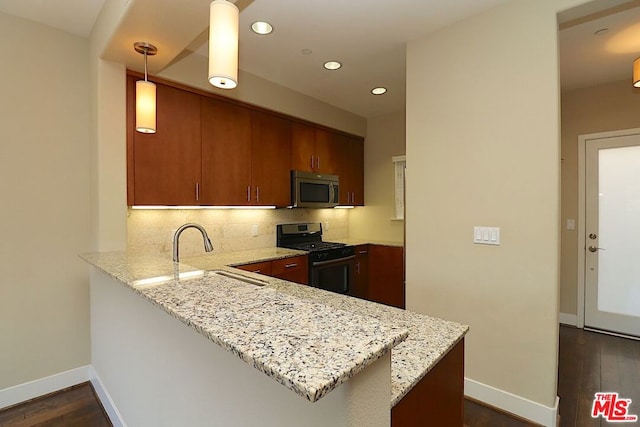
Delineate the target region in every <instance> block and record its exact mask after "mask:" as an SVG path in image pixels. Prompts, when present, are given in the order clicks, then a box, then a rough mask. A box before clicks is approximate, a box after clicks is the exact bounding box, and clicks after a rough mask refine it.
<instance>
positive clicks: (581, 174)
mask: <svg viewBox="0 0 640 427" xmlns="http://www.w3.org/2000/svg"><path fill="white" fill-rule="evenodd" d="M631 135H640V128H633V129H623V130H615V131H609V132H598V133H589V134H584V135H579V136H578V230H577V231H578V247H577V248H576V250H577V251H578V292H577V293H578V310H577V319H576V326H577V327H578V328H584V311H585V310H584V300H585V295H584V294H585V271H584V269H585V265H586V260H585V258H586V255H587V254H586V251H585V247H586V242H585V231H586V230H585V229H586V224H585V219H586V191H587V185H586V165H585V163H586V161H585V160H586V159H585V154H586V151H587V143H588V142H589V141H590V140H593V139H605V138H617V137H621V136H631Z"/></svg>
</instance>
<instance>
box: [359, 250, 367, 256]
mask: <svg viewBox="0 0 640 427" xmlns="http://www.w3.org/2000/svg"><path fill="white" fill-rule="evenodd" d="M367 253H368V252H367V251H358V255H365V254H367Z"/></svg>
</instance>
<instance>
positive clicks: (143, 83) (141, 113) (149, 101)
mask: <svg viewBox="0 0 640 427" xmlns="http://www.w3.org/2000/svg"><path fill="white" fill-rule="evenodd" d="M133 47H134V49H135V50H136V52H138V53H141V54H143V55H144V80H138V81H137V82H136V130H137V131H138V132H141V133H156V85H155V84H154V83H152V82H150V81H149V80H147V56H149V55H155V54H156V53H158V49H157V48H156V47H155V46H154V45H152V44H149V43H146V42H135V43H134V44H133Z"/></svg>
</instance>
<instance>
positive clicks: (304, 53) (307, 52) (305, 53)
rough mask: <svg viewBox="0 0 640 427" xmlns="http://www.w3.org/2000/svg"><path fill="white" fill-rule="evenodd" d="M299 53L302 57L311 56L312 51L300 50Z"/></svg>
mask: <svg viewBox="0 0 640 427" xmlns="http://www.w3.org/2000/svg"><path fill="white" fill-rule="evenodd" d="M300 53H302V54H303V55H311V54H312V53H313V51H312V50H311V49H302V50H301V51H300Z"/></svg>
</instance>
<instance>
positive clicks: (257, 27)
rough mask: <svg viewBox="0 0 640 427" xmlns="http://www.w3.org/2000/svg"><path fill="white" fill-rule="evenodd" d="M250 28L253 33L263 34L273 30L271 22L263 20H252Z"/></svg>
mask: <svg viewBox="0 0 640 427" xmlns="http://www.w3.org/2000/svg"><path fill="white" fill-rule="evenodd" d="M251 29H252V30H253V32H254V33H256V34H260V35H263V36H264V35H266V34H271V32H272V31H273V27H272V26H271V24H269V23H268V22H264V21H256V22H254V23H253V24H251Z"/></svg>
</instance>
